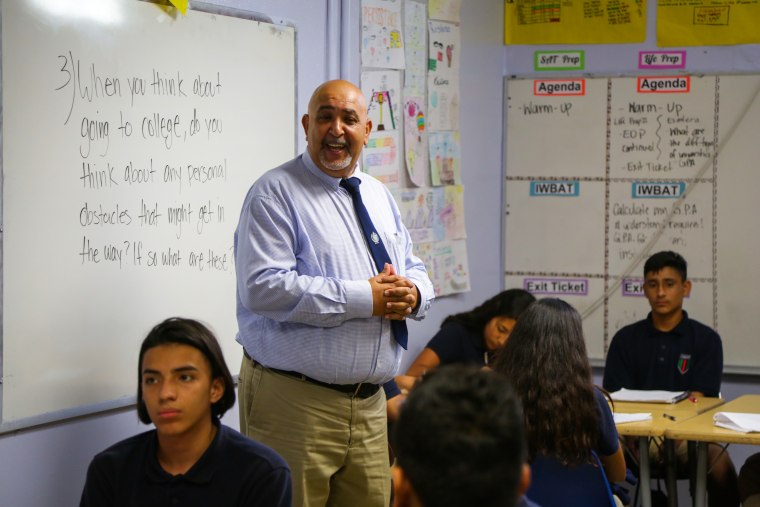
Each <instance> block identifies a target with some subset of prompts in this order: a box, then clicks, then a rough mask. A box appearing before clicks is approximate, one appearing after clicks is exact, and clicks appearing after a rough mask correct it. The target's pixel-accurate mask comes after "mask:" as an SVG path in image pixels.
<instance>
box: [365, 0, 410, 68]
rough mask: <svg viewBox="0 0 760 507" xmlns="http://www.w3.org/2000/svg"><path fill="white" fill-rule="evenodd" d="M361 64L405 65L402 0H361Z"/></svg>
mask: <svg viewBox="0 0 760 507" xmlns="http://www.w3.org/2000/svg"><path fill="white" fill-rule="evenodd" d="M361 39H362V40H361V45H362V66H363V67H382V68H387V69H403V68H404V66H405V65H404V40H403V36H402V33H401V0H362V34H361Z"/></svg>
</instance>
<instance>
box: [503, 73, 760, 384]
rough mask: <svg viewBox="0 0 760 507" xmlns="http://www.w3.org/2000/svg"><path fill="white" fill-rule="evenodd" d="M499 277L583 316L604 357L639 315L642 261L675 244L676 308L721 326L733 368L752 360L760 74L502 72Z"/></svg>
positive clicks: (758, 317) (759, 315) (591, 341)
mask: <svg viewBox="0 0 760 507" xmlns="http://www.w3.org/2000/svg"><path fill="white" fill-rule="evenodd" d="M505 87H506V91H505V95H506V96H507V101H506V103H505V108H506V110H505V117H506V131H505V137H506V139H505V150H506V155H505V161H506V162H505V163H506V191H505V212H506V219H505V234H504V238H505V277H506V286H508V287H513V286H518V287H524V288H526V289H528V290H530V291H531V292H533V293H534V294H535V295H536V296H538V297H543V296H554V297H561V298H563V299H566V300H567V301H568V302H570V303H571V304H573V305H575V307H576V308H577V309H578V310H579V311H580V312H581V314H582V315H583V317H584V332H585V335H586V340H587V346H588V351H589V356H590V357H591V358H592V359H598V360H600V361H601V360H602V359H603V358H604V357H605V354H606V350H607V348H608V346H609V343H610V340H611V339H612V336H614V334H615V332H617V330H619V329H620V328H621V327H623V326H625V325H627V324H630V323H632V322H634V321H636V320H639V319H642V318H645V317H646V315H647V313H648V312H649V305H648V303H647V301H646V298H644V295H643V290H642V288H643V285H642V281H643V280H642V278H643V273H642V270H643V263H644V261H645V260H646V259H647V258H648V257H649V255H651V254H653V253H655V252H658V251H661V250H675V251H677V252H679V253H681V254H682V255H684V257H685V258H686V260H687V262H688V264H689V278H690V279H691V280H692V282H693V289H692V291H691V296H690V297H689V298H688V299H687V300H685V302H684V308H685V309H686V310H687V312H688V313H689V316H690V317H692V318H695V319H697V320H699V321H701V322H703V323H705V324H707V325H709V326H712V327H714V328H715V329H716V330H717V331H718V332H719V333H720V335H721V338H722V339H723V351H724V364H725V367H726V370H727V371H736V372H752V373H756V372H757V371H758V370H757V365H758V364H760V341H758V340H757V339H756V338H755V334H756V330H757V329H760V312H757V310H756V308H755V307H756V304H755V300H756V289H757V287H760V270H757V269H755V265H756V259H757V254H758V253H760V242H758V239H757V234H755V233H754V230H755V229H757V226H756V225H753V224H754V222H755V220H753V218H752V217H754V216H758V215H760V201H758V199H756V198H755V189H756V187H757V185H758V184H759V183H760V173H758V171H757V170H756V162H757V160H760V143H759V142H758V137H757V132H758V131H760V98H758V94H759V92H760V76H756V75H721V76H688V75H663V74H661V75H652V76H646V75H642V76H630V77H609V78H603V77H593V78H589V77H566V78H553V79H548V78H536V79H518V78H514V79H508V80H506V81H505Z"/></svg>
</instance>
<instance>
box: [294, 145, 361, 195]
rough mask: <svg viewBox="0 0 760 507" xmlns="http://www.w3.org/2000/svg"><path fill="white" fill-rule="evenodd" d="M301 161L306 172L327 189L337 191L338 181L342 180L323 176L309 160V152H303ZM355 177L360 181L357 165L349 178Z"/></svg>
mask: <svg viewBox="0 0 760 507" xmlns="http://www.w3.org/2000/svg"><path fill="white" fill-rule="evenodd" d="M301 160H302V161H303V164H304V165H305V166H306V170H308V171H309V172H310V173H311V174H313V175H314V176H315V177H316V178H317V179H318V180H319V181H321V182H323V183H324V184H325V185H327V186H328V187H330V188H332V189H335V190H337V189H338V187H339V186H340V180H341V179H343V178H333V177H332V176H330V175H329V174H325V173H324V172H322V170H321V169H320V168H319V167H317V164H315V163H314V160H313V159H312V158H311V154H309V150H305V151H304V152H303V154H302V155H301ZM354 176H355V177H357V178H359V179H362V177H361V169H360V168H359V164H358V163H357V164H356V168H355V169H354V172H353V174H352V175H351V176H349V178H351V177H354Z"/></svg>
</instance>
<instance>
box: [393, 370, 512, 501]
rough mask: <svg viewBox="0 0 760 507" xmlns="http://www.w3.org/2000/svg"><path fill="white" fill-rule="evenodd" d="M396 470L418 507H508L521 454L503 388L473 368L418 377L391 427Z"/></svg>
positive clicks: (509, 401) (508, 390)
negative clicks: (413, 493) (399, 469)
mask: <svg viewBox="0 0 760 507" xmlns="http://www.w3.org/2000/svg"><path fill="white" fill-rule="evenodd" d="M393 442H394V445H393V449H394V451H395V452H396V459H397V463H396V464H397V466H398V467H400V468H401V470H402V471H403V474H404V475H405V476H406V477H407V478H408V480H409V481H410V482H411V485H412V488H413V489H414V491H415V493H416V494H417V496H418V497H419V499H420V501H421V502H422V504H423V505H424V506H425V507H448V506H451V507H461V506H464V505H473V506H474V505H477V506H478V507H491V506H494V507H495V506H499V507H505V506H506V507H511V506H513V505H515V502H516V500H517V497H518V495H519V492H518V485H519V484H520V479H521V474H522V467H523V463H524V462H525V457H526V448H525V441H524V434H523V424H522V413H521V410H520V403H519V401H518V399H517V397H516V396H515V393H514V391H513V390H512V388H511V386H510V385H509V382H507V380H506V379H505V378H504V377H502V376H500V375H497V374H495V373H493V372H491V371H485V370H481V369H479V368H477V367H476V366H472V365H470V366H464V365H449V366H443V367H441V368H439V369H437V370H435V371H433V372H431V373H429V374H428V375H427V376H425V377H424V378H423V380H422V381H421V382H420V383H419V384H418V385H417V386H416V387H415V388H414V390H413V391H412V392H411V394H410V395H409V398H407V400H406V401H405V403H404V405H403V407H402V409H401V415H400V417H399V420H398V422H397V423H396V425H395V428H394V440H393Z"/></svg>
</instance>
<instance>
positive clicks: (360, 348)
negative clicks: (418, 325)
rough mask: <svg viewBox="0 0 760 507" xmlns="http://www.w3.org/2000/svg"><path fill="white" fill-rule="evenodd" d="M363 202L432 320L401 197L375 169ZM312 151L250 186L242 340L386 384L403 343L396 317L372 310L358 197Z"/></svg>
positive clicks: (257, 353)
mask: <svg viewBox="0 0 760 507" xmlns="http://www.w3.org/2000/svg"><path fill="white" fill-rule="evenodd" d="M353 176H356V177H358V178H360V179H361V180H362V184H361V193H362V200H363V201H364V204H365V205H366V207H367V209H368V211H369V214H370V216H371V217H372V222H373V224H374V225H375V228H376V229H377V231H378V233H379V234H381V236H382V239H383V242H384V243H385V247H386V249H387V250H388V254H389V255H390V258H391V260H392V263H393V266H394V268H395V269H396V272H397V273H398V274H400V275H402V276H405V277H407V278H409V279H410V280H411V281H412V282H413V283H414V284H415V285H416V286H417V289H418V290H419V307H418V309H417V311H416V312H415V313H414V314H413V315H411V316H410V317H411V318H414V319H418V320H419V319H422V318H423V317H424V316H425V313H426V312H427V310H428V308H429V307H430V303H431V302H432V300H433V298H434V292H433V285H432V283H431V281H430V279H429V277H428V275H427V271H426V270H425V266H424V265H423V263H422V261H421V260H420V259H418V258H417V257H415V256H414V255H413V253H412V241H411V238H410V237H409V232H408V231H407V229H406V227H405V226H404V224H403V223H402V222H401V216H400V213H399V210H398V207H397V206H396V203H395V201H394V200H393V197H392V196H391V194H390V192H389V191H388V189H387V188H386V187H385V185H383V184H382V183H380V182H379V181H378V180H377V179H375V178H373V177H372V176H370V175H368V174H365V173H362V172H360V171H359V170H358V169H357V170H356V171H355V172H354V174H353ZM339 183H340V178H333V177H331V176H329V175H327V174H325V173H323V172H322V171H321V170H320V169H319V168H318V167H317V166H316V165H315V164H314V162H313V161H312V160H311V158H310V156H309V153H308V152H305V153H303V154H302V155H301V156H299V157H297V158H295V159H293V160H291V161H289V162H287V163H285V164H283V165H281V166H280V167H277V168H275V169H272V170H270V171H268V172H267V173H265V174H264V175H263V176H262V177H261V178H259V179H258V180H256V181H255V182H254V184H253V186H252V187H251V189H250V190H249V191H248V195H247V196H246V198H245V201H244V203H243V209H242V211H241V214H240V222H239V224H238V228H237V230H236V231H235V269H236V272H237V320H238V326H239V332H238V336H237V341H238V342H239V343H240V344H241V345H242V346H243V347H244V348H245V350H246V351H247V352H248V354H249V355H250V356H251V357H253V358H254V359H255V360H256V361H258V362H260V363H262V364H264V365H265V366H268V367H271V368H277V369H281V370H290V371H297V372H299V373H302V374H304V375H307V376H309V377H312V378H315V379H317V380H321V381H323V382H330V383H334V384H352V383H356V382H372V383H375V384H383V383H384V382H386V381H387V380H389V379H390V378H391V377H393V376H394V375H396V373H397V370H398V367H399V365H400V362H401V354H402V350H403V349H402V348H401V346H399V345H398V344H397V343H396V341H395V340H394V339H393V337H392V333H391V326H390V321H389V320H386V319H383V318H381V317H373V316H372V289H371V287H370V284H369V282H368V279H369V278H370V277H372V276H374V275H376V274H377V270H376V268H375V266H374V263H373V261H372V257H371V255H370V253H369V250H368V248H367V245H366V243H365V240H364V235H363V234H362V231H361V228H360V225H359V222H358V220H357V218H356V213H355V211H354V206H353V203H352V201H351V196H350V195H349V194H348V192H347V191H346V190H345V189H343V188H341V187H340V186H339Z"/></svg>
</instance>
